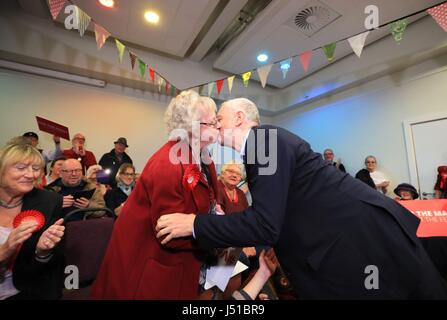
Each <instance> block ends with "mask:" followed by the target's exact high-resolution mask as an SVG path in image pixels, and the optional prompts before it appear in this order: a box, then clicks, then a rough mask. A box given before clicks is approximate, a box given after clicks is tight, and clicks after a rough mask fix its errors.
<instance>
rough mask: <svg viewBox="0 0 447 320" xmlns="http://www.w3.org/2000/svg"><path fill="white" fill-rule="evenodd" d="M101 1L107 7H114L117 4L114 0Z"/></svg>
mask: <svg viewBox="0 0 447 320" xmlns="http://www.w3.org/2000/svg"><path fill="white" fill-rule="evenodd" d="M99 3H100V4H101V5H103V6H104V7H107V8H113V7H114V6H115V1H114V0H99Z"/></svg>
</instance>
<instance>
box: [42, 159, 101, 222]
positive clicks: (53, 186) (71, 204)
mask: <svg viewBox="0 0 447 320" xmlns="http://www.w3.org/2000/svg"><path fill="white" fill-rule="evenodd" d="M46 188H47V189H49V190H52V191H55V192H57V193H59V194H61V195H62V196H63V205H62V208H63V209H62V212H63V215H64V216H65V215H67V214H68V213H69V212H71V211H73V210H75V209H80V208H103V207H104V206H105V202H104V198H103V196H102V194H101V190H100V189H99V188H96V185H94V184H92V183H90V182H88V181H87V180H86V179H84V178H83V177H82V166H81V163H80V162H79V161H78V160H76V159H67V160H65V161H64V163H63V165H62V168H61V177H60V178H59V179H57V180H56V181H54V182H52V183H50V184H49V185H48V186H46ZM88 190H95V191H94V192H93V195H92V197H91V198H90V199H87V198H85V197H79V198H75V197H76V193H77V192H80V191H88ZM103 215H104V212H102V211H98V212H93V213H92V214H91V217H94V218H97V217H101V216H103Z"/></svg>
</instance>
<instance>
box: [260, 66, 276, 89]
mask: <svg viewBox="0 0 447 320" xmlns="http://www.w3.org/2000/svg"><path fill="white" fill-rule="evenodd" d="M272 67H273V64H268V65H266V66H262V67H259V68H258V70H257V71H258V75H259V79H260V80H261V85H262V87H263V88H265V84H266V83H267V77H268V75H269V73H270V70H272Z"/></svg>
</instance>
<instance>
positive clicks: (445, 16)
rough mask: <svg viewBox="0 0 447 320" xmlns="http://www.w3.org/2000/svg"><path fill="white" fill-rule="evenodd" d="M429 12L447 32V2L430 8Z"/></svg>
mask: <svg viewBox="0 0 447 320" xmlns="http://www.w3.org/2000/svg"><path fill="white" fill-rule="evenodd" d="M427 12H428V13H429V14H430V15H431V16H432V17H433V19H435V21H436V22H437V23H438V24H439V26H440V27H441V28H443V29H444V31H445V32H447V3H443V4H441V5H439V6H437V7H434V8H431V9H428V10H427Z"/></svg>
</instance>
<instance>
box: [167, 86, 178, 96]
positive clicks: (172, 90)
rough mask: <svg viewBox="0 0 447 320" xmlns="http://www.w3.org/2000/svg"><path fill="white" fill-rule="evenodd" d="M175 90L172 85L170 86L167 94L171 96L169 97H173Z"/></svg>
mask: <svg viewBox="0 0 447 320" xmlns="http://www.w3.org/2000/svg"><path fill="white" fill-rule="evenodd" d="M176 90H177V89H176V88H175V87H174V86H173V85H171V91H170V92H169V95H170V96H171V97H175V91H176Z"/></svg>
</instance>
